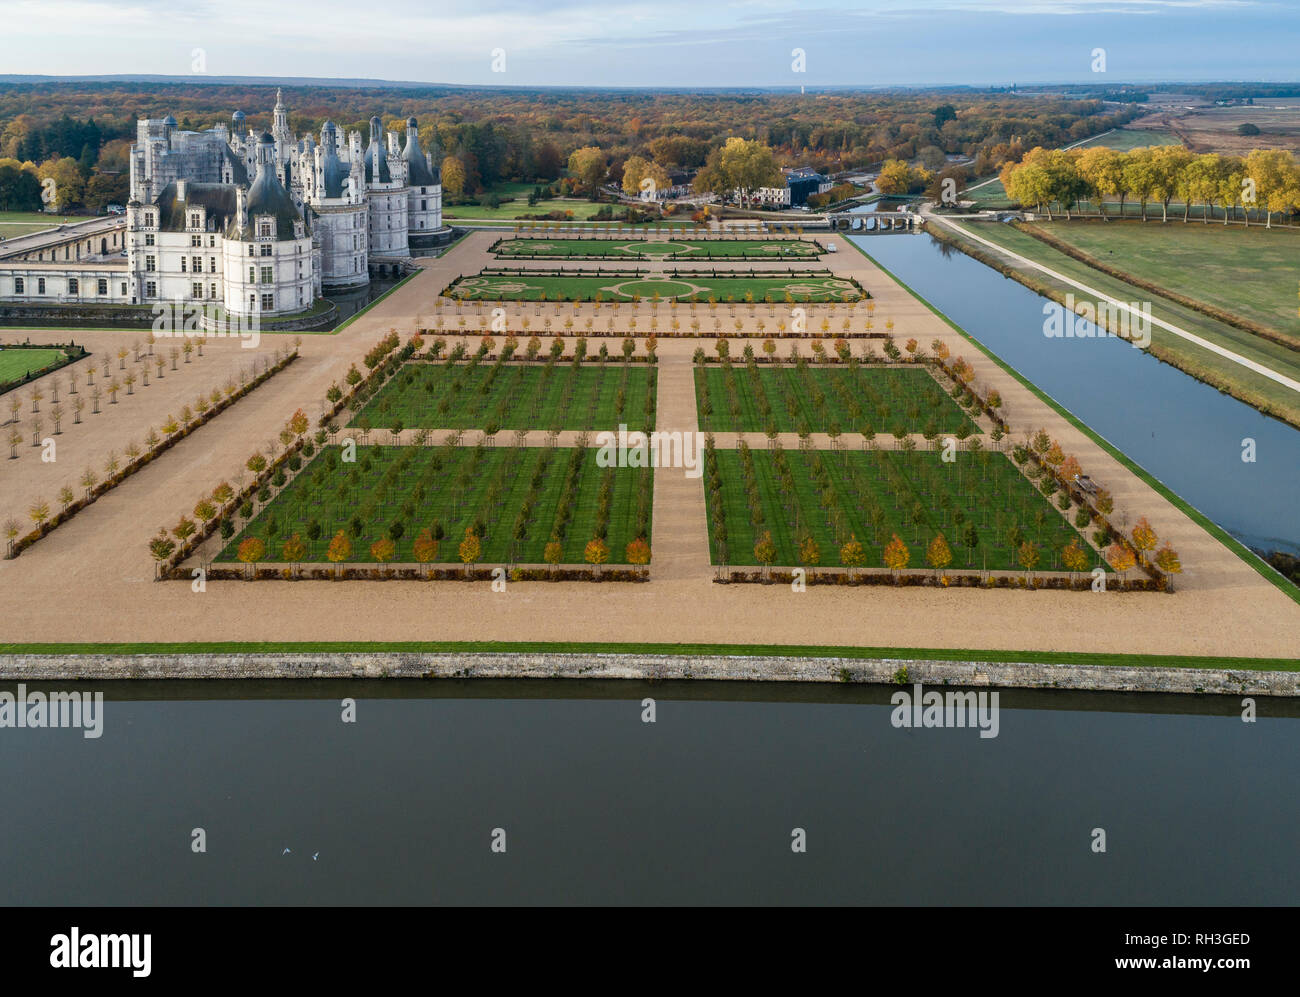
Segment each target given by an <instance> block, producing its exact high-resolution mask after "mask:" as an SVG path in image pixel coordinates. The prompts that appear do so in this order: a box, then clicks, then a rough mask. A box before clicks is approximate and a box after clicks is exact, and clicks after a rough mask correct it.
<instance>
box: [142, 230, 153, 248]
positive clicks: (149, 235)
mask: <svg viewBox="0 0 1300 997" xmlns="http://www.w3.org/2000/svg"><path fill="white" fill-rule="evenodd" d="M144 244H145V245H146V246H152V245H153V233H152V232H149V233H147V234H146V235H145V237H144Z"/></svg>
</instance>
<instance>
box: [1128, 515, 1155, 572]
mask: <svg viewBox="0 0 1300 997" xmlns="http://www.w3.org/2000/svg"><path fill="white" fill-rule="evenodd" d="M1131 536H1132V540H1133V549H1134V550H1136V551H1137V552H1138V555H1137V556H1138V560H1139V561H1145V560H1146V552H1147V551H1149V550H1155V547H1156V543H1157V542H1158V538H1157V537H1156V531H1155V530H1153V529H1152V528H1151V524H1150V523H1148V522H1147V517H1146V516H1142V517H1141V518H1140V519H1138V521H1137V522H1136V523H1134V524H1133V532H1132V535H1131Z"/></svg>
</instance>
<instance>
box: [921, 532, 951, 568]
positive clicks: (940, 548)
mask: <svg viewBox="0 0 1300 997" xmlns="http://www.w3.org/2000/svg"><path fill="white" fill-rule="evenodd" d="M925 560H926V562H927V563H928V564H929V565H930V567H932V568H933V569H934V574H935V577H936V578H937V577H938V575H939V572H941V571H942V570H943V569H944V568H946V567H948V565H950V564H951V563H952V548H951V547H949V546H948V541H947V540H945V539H944V536H943V534H942V533H940V534H939V535H938V536H936V537H935V538H934V539H933V540H931V541H930V546H929V547H927V548H926V551H925Z"/></svg>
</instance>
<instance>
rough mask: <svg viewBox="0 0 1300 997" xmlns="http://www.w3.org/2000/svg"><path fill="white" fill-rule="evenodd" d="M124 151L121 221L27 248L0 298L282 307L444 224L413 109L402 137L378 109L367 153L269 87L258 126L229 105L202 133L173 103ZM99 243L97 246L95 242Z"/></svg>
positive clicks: (361, 275)
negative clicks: (30, 257)
mask: <svg viewBox="0 0 1300 997" xmlns="http://www.w3.org/2000/svg"><path fill="white" fill-rule="evenodd" d="M432 156H433V159H434V162H435V163H436V156H437V153H436V150H435V151H433V152H432ZM130 162H131V199H130V202H129V204H128V205H127V209H126V217H125V227H124V229H123V230H122V231H120V232H116V233H108V234H107V235H106V236H104V237H98V238H96V239H92V240H90V241H87V242H86V250H87V254H88V255H87V257H83V258H81V259H79V260H74V259H73V258H72V256H73V249H74V248H76V251H77V255H78V256H80V254H81V246H80V241H78V242H77V244H76V246H75V247H74V245H73V244H72V242H70V241H69V240H66V239H60V238H58V237H57V235H56V234H55V233H51V235H50V239H49V242H50V245H49V246H45V245H44V244H42V245H41V246H37V247H35V249H34V250H33V253H34V254H35V255H36V264H35V265H33V266H18V264H16V263H11V262H9V261H6V262H5V263H4V264H2V265H0V302H22V303H31V304H44V303H47V302H48V303H49V304H51V305H56V304H109V303H111V304H126V305H143V306H153V305H155V304H167V305H174V304H180V305H183V306H185V307H187V308H188V307H192V306H207V305H220V306H221V307H222V309H223V310H224V311H225V313H226V314H227V315H230V316H232V317H237V318H240V319H250V318H257V317H261V316H265V317H271V316H284V315H290V314H293V313H296V312H300V311H304V310H306V309H308V308H310V307H311V306H312V305H313V304H314V303H315V302H316V300H317V299H318V298H319V297H320V296H321V294H322V293H323V291H324V290H325V289H330V288H354V287H360V286H364V285H365V284H367V283H368V282H369V280H370V270H371V258H372V257H381V258H382V259H383V263H382V266H383V268H384V269H385V270H389V269H396V268H397V267H399V266H400V265H401V264H402V263H403V262H404V261H406V260H409V258H410V256H411V251H412V248H413V245H415V246H420V247H422V246H424V245H426V244H428V243H429V242H431V241H435V240H436V239H437V238H439V237H440V236H443V235H445V234H446V233H447V230H446V229H445V228H444V227H443V224H442V184H441V180H440V177H439V174H438V170H437V167H436V166H431V165H430V158H429V157H427V156H426V155H425V153H424V151H423V150H422V149H421V148H420V145H419V135H418V128H417V123H416V120H415V119H414V118H410V119H408V121H407V123H406V134H405V144H404V145H403V143H402V138H401V136H399V134H398V133H397V132H394V131H389V132H385V131H384V129H383V127H382V123H381V122H380V119H379V118H372V119H371V123H370V144H369V146H368V147H367V148H366V149H365V151H364V152H363V151H362V144H361V135H360V133H359V132H355V131H354V132H352V133H351V134H349V135H348V136H347V137H346V139H345V138H344V136H342V135H341V134H340V133H339V131H338V129H337V128H336V127H335V126H334V125H333V124H332V123H331V122H328V121H327V122H325V124H324V125H323V127H322V128H321V131H320V141H319V144H317V141H316V139H315V138H314V137H313V136H311V135H304V136H302V137H301V138H295V136H294V133H293V131H292V129H291V127H290V125H289V112H288V109H287V108H286V107H285V104H284V100H283V96H282V95H281V94H280V93H279V92H277V94H276V103H275V108H274V110H273V112H272V124H271V129H270V131H267V132H262V133H261V134H258V133H256V132H255V131H253V130H251V129H249V128H248V127H247V122H246V119H245V117H244V115H243V113H242V112H239V111H237V112H235V114H234V115H233V116H232V117H231V122H230V125H229V126H227V125H225V124H219V125H216V126H214V127H212V128H209V129H206V130H204V131H198V132H196V131H187V130H181V129H179V128H178V127H177V124H176V119H175V118H173V117H171V116H170V115H168V116H167V117H165V118H160V119H146V120H142V121H140V122H138V124H137V126H136V142H135V144H134V145H133V146H132V148H131V156H130ZM119 239H120V240H121V241H120V242H119ZM110 240H111V242H112V243H113V245H112V248H111V249H109V247H108V241H110ZM38 241H39V240H38ZM82 241H84V240H82ZM64 242H68V245H66V246H64ZM101 242H102V243H103V246H104V252H103V253H101V254H98V255H93V254H91V249H92V248H93V249H98V248H99V243H101ZM123 245H124V247H125V259H123V258H122V257H121V252H122V249H121V247H122V246H123ZM47 250H48V252H49V255H50V257H51V259H50V261H49V262H48V263H45V260H44V254H45V253H46V251H47ZM110 252H111V253H112V254H113V255H112V256H111V257H110V256H109V255H108V254H109V253H110ZM60 254H61V255H63V256H64V259H59V258H58V257H59V255H60ZM25 255H26V254H25ZM38 271H39V272H38ZM92 271H93V272H92ZM101 271H102V272H101Z"/></svg>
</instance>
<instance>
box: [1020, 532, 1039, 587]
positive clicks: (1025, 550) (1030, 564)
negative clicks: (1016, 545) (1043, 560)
mask: <svg viewBox="0 0 1300 997" xmlns="http://www.w3.org/2000/svg"><path fill="white" fill-rule="evenodd" d="M1040 556H1041V555H1040V553H1039V550H1038V544H1036V543H1033V542H1031V541H1029V540H1026V541H1025V542H1024V543H1022V544H1021V545H1020V550H1019V551H1017V552H1016V560H1017V561H1019V562H1020V566H1021V567H1022V568H1024V569H1025V577H1026V578H1032V577H1033V573H1034V568H1035V567H1037V566H1038V559H1039V557H1040Z"/></svg>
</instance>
